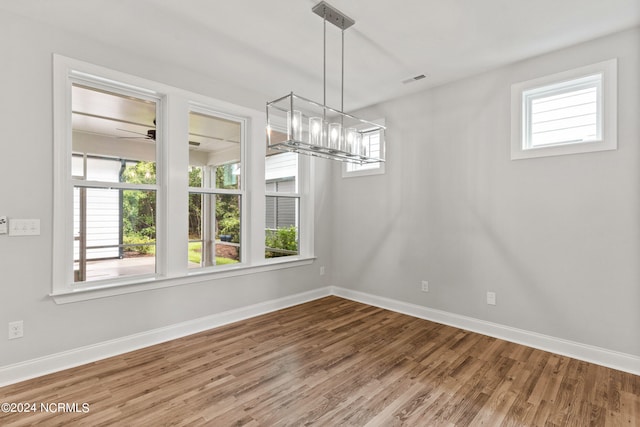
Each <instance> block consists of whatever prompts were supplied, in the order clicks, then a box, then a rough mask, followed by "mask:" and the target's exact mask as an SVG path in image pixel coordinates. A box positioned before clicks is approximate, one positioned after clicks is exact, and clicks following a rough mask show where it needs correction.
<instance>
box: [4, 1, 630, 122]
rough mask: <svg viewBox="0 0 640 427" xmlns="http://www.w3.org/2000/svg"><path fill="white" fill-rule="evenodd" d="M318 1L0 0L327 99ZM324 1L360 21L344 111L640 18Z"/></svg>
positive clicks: (569, 5) (335, 66) (535, 7)
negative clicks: (412, 79)
mask: <svg viewBox="0 0 640 427" xmlns="http://www.w3.org/2000/svg"><path fill="white" fill-rule="evenodd" d="M318 1H319V0H271V1H266V0H233V1H231V0H227V1H222V0H182V1H176V0H135V1H134V0H92V1H86V0H56V1H51V0H20V1H9V0H0V10H2V9H4V10H7V11H10V12H13V13H17V14H21V15H25V16H28V17H31V18H33V19H35V20H37V21H40V22H44V23H48V24H50V25H52V26H56V27H61V28H64V29H66V30H69V31H72V32H75V33H80V34H82V36H83V37H86V38H91V39H95V40H97V41H100V42H102V43H105V44H109V45H114V46H117V47H118V48H120V49H125V50H131V51H134V52H135V53H136V55H137V56H138V57H142V58H149V59H152V60H155V61H158V60H160V61H164V62H169V63H177V64H180V66H182V67H185V68H188V69H190V70H192V71H195V72H198V73H201V74H203V75H206V76H209V77H210V78H211V79H215V80H216V81H224V82H229V84H232V85H236V86H240V87H245V88H248V89H249V91H250V92H252V93H254V94H255V95H254V96H253V97H252V98H251V100H250V101H249V103H250V104H251V106H253V107H256V108H262V107H263V106H264V103H265V102H266V101H269V100H272V99H275V98H278V97H280V96H282V95H284V94H286V93H289V92H290V91H294V92H296V93H298V94H300V95H303V96H306V97H309V98H313V99H317V100H319V101H321V100H322V98H321V97H322V19H321V18H319V17H318V16H317V15H315V14H314V13H312V12H311V8H312V7H313V6H314V5H315V4H316V3H318ZM329 3H330V4H331V5H333V6H334V7H336V8H338V9H340V10H341V11H342V12H344V13H345V14H347V15H348V16H350V17H351V18H353V19H354V20H355V21H356V24H355V25H354V26H353V27H351V28H350V29H348V30H346V31H345V44H346V50H345V110H347V111H349V110H351V109H354V108H359V107H363V106H367V105H371V104H374V103H377V102H380V101H384V100H387V99H390V98H394V97H397V96H400V95H404V94H408V93H411V92H417V91H421V90H424V89H426V88H428V87H432V86H437V85H441V84H444V83H446V82H449V81H453V80H457V79H460V78H463V77H466V76H470V75H473V74H477V73H480V72H483V71H485V70H489V69H491V68H495V67H498V66H501V65H505V64H508V63H512V62H515V61H518V60H521V59H524V58H527V57H531V56H535V55H538V54H542V53H545V52H549V51H552V50H556V49H560V48H563V47H566V46H570V45H572V44H576V43H580V42H582V41H586V40H590V39H593V38H597V37H600V36H603V35H606V34H609V33H613V32H617V31H620V30H624V29H627V28H631V27H634V26H638V25H640V0H533V1H532V0H398V1H389V0H386V1H383V0H366V1H365V0H329ZM327 36H328V39H327V42H328V48H329V52H328V76H327V78H328V83H329V87H328V104H329V105H332V106H336V107H339V102H340V98H339V90H340V56H339V54H340V31H339V30H338V29H337V28H336V27H334V26H332V25H328V26H327ZM79 59H82V58H79ZM123 71H126V70H123ZM419 74H427V75H428V77H427V78H426V79H423V80H420V81H416V82H413V83H410V84H403V83H402V81H403V80H405V79H407V78H410V77H413V76H415V75H419Z"/></svg>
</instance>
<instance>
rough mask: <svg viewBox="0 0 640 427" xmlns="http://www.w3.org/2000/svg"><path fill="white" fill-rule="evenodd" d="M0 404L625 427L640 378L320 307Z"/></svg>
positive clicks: (250, 418)
mask: <svg viewBox="0 0 640 427" xmlns="http://www.w3.org/2000/svg"><path fill="white" fill-rule="evenodd" d="M0 402H14V403H16V404H17V403H23V402H34V403H36V404H37V405H40V403H45V404H50V403H68V404H73V403H78V406H77V408H74V407H71V408H70V409H76V410H77V412H71V413H68V412H67V413H65V412H63V411H58V412H50V413H47V412H46V411H41V410H40V409H41V408H40V407H39V406H38V407H37V408H36V409H37V411H36V412H33V413H0V425H2V426H22V425H46V426H50V425H64V426H69V425H83V426H85V425H87V426H101V425H126V426H158V425H181V426H197V425H212V426H230V425H237V426H240V425H247V426H284V425H296V426H297V425H310V424H313V425H318V426H342V425H349V426H364V425H367V426H395V425H406V426H437V425H459V426H482V425H484V426H499V425H505V426H530V425H531V426H605V425H606V426H608V425H612V426H622V425H624V426H634V425H640V377H638V376H635V375H631V374H627V373H623V372H619V371H615V370H613V369H608V368H604V367H601V366H598V365H594V364H590V363H586V362H581V361H578V360H574V359H570V358H568V357H563V356H558V355H555V354H551V353H547V352H544V351H540V350H535V349H532V348H529V347H524V346H521V345H517V344H513V343H509V342H506V341H502V340H499V339H494V338H490V337H487V336H483V335H479V334H475V333H471V332H467V331H464V330H460V329H456V328H452V327H449V326H444V325H441V324H437V323H433V322H429V321H426V320H420V319H416V318H413V317H409V316H406V315H402V314H398V313H394V312H391V311H387V310H383V309H379V308H376V307H371V306H367V305H364V304H359V303H356V302H353V301H348V300H344V299H341V298H338V297H327V298H323V299H320V300H316V301H312V302H309V303H306V304H302V305H298V306H295V307H292V308H288V309H285V310H280V311H277V312H274V313H270V314H267V315H263V316H259V317H255V318H252V319H249V320H245V321H242V322H238V323H234V324H231V325H227V326H224V327H220V328H217V329H213V330H210V331H206V332H203V333H199V334H196V335H192V336H189V337H185V338H181V339H178V340H175V341H171V342H167V343H164V344H159V345H156V346H153V347H149V348H145V349H142V350H138V351H134V352H131V353H127V354H124V355H120V356H116V357H112V358H110V359H105V360H102V361H99V362H95V363H91V364H88V365H84V366H81V367H78V368H74V369H70V370H67V371H62V372H58V373H55V374H51V375H47V376H44V377H41V378H36V379H33V380H29V381H25V382H22V383H18V384H14V385H11V386H8V387H4V388H0ZM82 403H88V405H89V406H88V412H86V411H85V412H86V413H85V412H83V407H82ZM54 409H55V408H54Z"/></svg>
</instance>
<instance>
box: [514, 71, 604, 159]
mask: <svg viewBox="0 0 640 427" xmlns="http://www.w3.org/2000/svg"><path fill="white" fill-rule="evenodd" d="M601 77H602V76H600V75H595V76H590V77H585V78H580V79H576V80H571V81H568V82H562V83H558V84H552V85H549V86H543V87H539V88H535V89H531V90H529V91H525V92H524V97H525V102H526V103H527V109H528V113H527V117H526V120H527V121H528V135H527V141H526V148H539V147H544V146H550V145H559V144H571V143H579V142H588V141H595V140H598V139H600V138H601V135H600V133H601V130H600V126H599V117H598V114H599V112H598V108H599V107H598V102H599V101H598V99H599V95H598V92H599V88H600V84H601Z"/></svg>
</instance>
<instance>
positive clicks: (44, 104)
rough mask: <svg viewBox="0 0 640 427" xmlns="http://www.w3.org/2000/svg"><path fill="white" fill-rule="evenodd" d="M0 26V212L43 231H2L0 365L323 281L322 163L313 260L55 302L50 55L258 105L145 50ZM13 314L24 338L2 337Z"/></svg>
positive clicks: (18, 24)
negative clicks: (258, 271)
mask: <svg viewBox="0 0 640 427" xmlns="http://www.w3.org/2000/svg"><path fill="white" fill-rule="evenodd" d="M0 28H1V31H0V32H1V34H2V37H0V54H1V55H2V67H0V82H1V83H0V84H1V87H2V90H1V91H0V182H1V183H2V185H0V215H8V216H10V217H13V218H40V219H41V227H42V234H41V235H40V236H36V237H22V238H18V237H8V236H6V235H3V236H0V326H1V328H0V331H4V332H0V366H5V365H9V364H12V363H16V362H20V361H25V360H29V359H33V358H37V357H41V356H46V355H49V354H53V353H56V352H61V351H64V350H70V349H74V348H77V347H81V346H86V345H90V344H94V343H99V342H102V341H106V340H112V339H117V338H120V337H123V336H127V335H130V334H134V333H138V332H144V331H148V330H151V329H155V328H160V327H163V326H167V325H172V324H175V323H178V322H182V321H187V320H191V319H197V318H199V317H203V316H207V315H211V314H215V313H219V312H222V311H225V310H229V309H233V308H237V307H243V306H246V305H250V304H254V303H259V302H262V301H267V300H272V299H276V298H280V297H284V296H287V295H291V294H295V293H299V292H304V291H308V290H311V289H315V288H318V287H323V286H327V285H328V280H329V277H330V276H329V275H326V276H323V277H320V275H319V273H318V272H319V269H318V266H319V265H328V264H327V261H328V253H329V252H328V247H329V246H328V238H329V237H328V234H329V233H328V231H327V230H328V229H329V228H330V218H331V215H330V209H331V206H330V204H329V203H328V199H327V196H326V194H325V191H324V190H323V188H326V187H327V185H326V184H325V181H326V180H328V179H329V175H328V172H329V168H328V165H327V164H318V165H316V168H315V179H316V182H317V184H318V189H317V190H316V192H315V195H316V218H317V220H316V231H315V235H316V238H315V242H316V246H315V247H316V255H317V256H318V258H319V259H318V260H317V261H316V262H315V263H314V264H311V265H309V266H305V267H298V268H291V269H285V270H278V271H273V272H268V273H262V274H252V275H247V276H241V277H236V278H231V279H223V280H215V281H209V282H204V283H198V284H193V285H186V286H179V287H172V288H166V289H160V290H155V291H148V292H141V293H136V294H128V295H121V296H117V297H110V298H104V299H99V300H91V301H86V302H78V303H71V304H65V305H56V304H55V303H54V301H53V300H52V299H51V298H50V297H49V296H48V294H49V293H50V292H51V263H52V261H51V251H52V234H51V233H52V216H51V211H52V203H53V200H52V164H53V158H52V146H53V142H52V141H53V137H52V126H53V124H52V123H53V122H52V86H51V85H52V65H51V64H52V53H54V52H55V53H59V54H62V55H65V56H68V57H72V58H76V59H80V60H84V61H87V62H91V63H94V64H98V65H102V66H105V67H108V68H112V69H115V70H118V71H123V72H126V73H129V74H134V75H138V76H142V77H145V78H148V79H152V80H156V81H159V82H162V83H165V84H169V85H173V86H176V87H180V88H183V89H186V90H190V91H193V92H198V93H202V94H204V95H208V96H211V97H214V98H218V99H223V100H226V101H230V102H234V103H237V104H240V105H246V106H249V107H254V108H256V106H255V105H247V102H246V100H247V99H249V96H250V95H254V94H247V93H246V91H244V90H243V89H241V88H235V87H230V86H229V85H227V84H226V82H223V81H218V80H216V79H215V78H212V77H211V76H203V75H198V74H195V73H193V72H191V71H190V70H189V68H188V64H185V66H184V67H177V66H175V65H172V64H162V63H157V62H153V61H150V60H149V59H147V58H145V57H144V52H128V51H127V50H126V49H127V47H126V46H123V47H112V46H105V45H101V44H97V43H93V42H92V41H90V40H87V39H86V38H85V37H83V36H82V35H78V34H69V33H64V32H61V31H58V30H55V29H52V28H50V27H46V26H42V25H39V24H37V23H35V22H33V21H30V20H26V19H23V18H21V17H18V16H12V15H9V14H6V13H3V14H0ZM275 95H278V94H275ZM275 95H274V94H271V96H272V97H273V96H275ZM264 99H265V100H266V99H268V96H267V95H265V96H264ZM258 108H262V106H260V107H258ZM53 250H55V249H53ZM19 319H22V320H24V329H25V336H24V338H22V339H18V340H12V341H8V340H7V338H6V334H7V332H6V330H7V329H6V325H7V323H8V322H9V321H13V320H19Z"/></svg>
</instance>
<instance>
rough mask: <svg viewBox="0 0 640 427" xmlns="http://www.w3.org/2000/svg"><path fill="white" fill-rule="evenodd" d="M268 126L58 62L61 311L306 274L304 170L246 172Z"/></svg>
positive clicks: (57, 276)
mask: <svg viewBox="0 0 640 427" xmlns="http://www.w3.org/2000/svg"><path fill="white" fill-rule="evenodd" d="M264 123H265V119H264V113H263V112H261V111H255V110H251V109H247V108H243V107H239V106H235V105H232V104H229V103H225V102H222V101H217V100H214V99H211V98H207V97H204V96H201V95H198V94H194V93H191V92H187V91H183V90H180V89H177V88H174V87H170V86H167V85H163V84H161V83H157V82H153V81H149V80H146V79H141V78H138V77H134V76H130V75H127V74H123V73H120V72H116V71H113V70H109V69H105V68H102V67H98V66H94V65H91V64H87V63H83V62H80V61H76V60H73V59H69V58H64V57H61V56H58V55H56V56H55V58H54V126H55V129H54V155H55V161H54V229H53V234H54V237H53V238H54V247H55V248H56V250H55V251H54V252H53V258H54V259H53V269H54V272H53V274H54V277H53V295H54V296H56V301H60V302H65V301H70V300H81V299H85V298H92V297H96V296H95V295H98V296H106V295H113V294H118V293H126V292H132V291H137V290H144V289H153V288H155V287H158V286H174V285H176V284H182V283H189V282H191V281H195V280H198V281H201V280H203V279H202V278H203V277H205V278H206V277H211V278H215V277H227V276H229V275H235V274H245V273H248V272H251V271H255V268H261V269H265V268H266V269H271V268H279V267H278V266H279V265H280V264H281V263H282V262H286V263H302V264H304V263H309V262H311V260H312V256H313V203H312V202H311V201H310V194H311V190H310V188H311V186H310V184H309V163H308V161H306V162H300V161H299V159H298V157H297V155H292V154H282V155H279V154H274V155H273V156H268V157H267V159H268V160H267V162H266V164H265V167H266V169H267V173H266V175H262V174H261V173H255V172H254V173H252V171H251V168H249V167H245V165H246V164H247V162H253V164H254V165H256V164H258V163H259V162H261V161H263V160H262V159H265V155H266V154H267V153H266V146H265V144H262V143H261V142H262V141H264V138H265V134H264V126H265V125H264ZM270 154H271V153H270ZM270 158H272V159H274V160H278V161H280V160H282V161H281V162H280V166H277V165H275V166H274V165H272V164H271V162H270V160H269V159H270ZM276 163H277V162H276ZM257 170H258V171H262V169H261V168H257ZM265 176H266V178H267V179H266V181H267V184H266V186H265ZM250 190H253V191H250ZM265 218H266V222H265ZM301 226H303V227H301ZM303 228H304V229H303ZM270 258H280V259H278V260H270ZM123 285H127V286H123ZM78 291H92V292H93V293H89V292H78Z"/></svg>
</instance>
